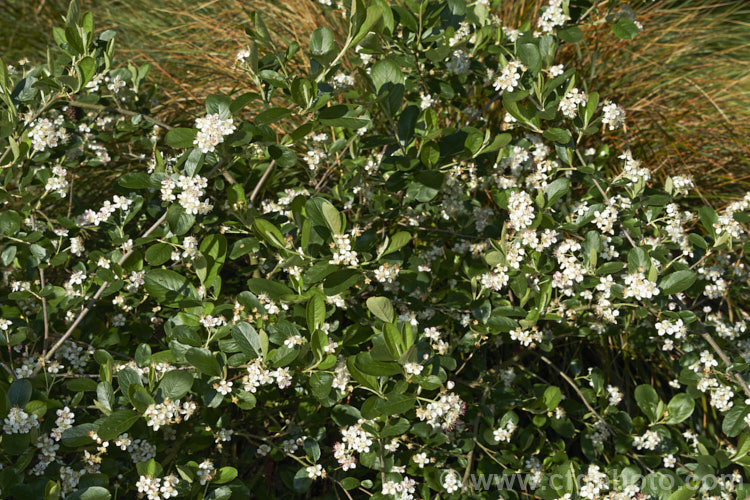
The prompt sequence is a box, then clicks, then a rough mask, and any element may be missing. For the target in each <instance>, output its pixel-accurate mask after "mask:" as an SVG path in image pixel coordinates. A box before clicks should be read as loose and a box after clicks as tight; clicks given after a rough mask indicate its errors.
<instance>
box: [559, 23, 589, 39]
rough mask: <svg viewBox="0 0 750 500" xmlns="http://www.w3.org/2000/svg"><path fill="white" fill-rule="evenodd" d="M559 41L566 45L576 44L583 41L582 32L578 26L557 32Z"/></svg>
mask: <svg viewBox="0 0 750 500" xmlns="http://www.w3.org/2000/svg"><path fill="white" fill-rule="evenodd" d="M557 36H559V37H560V39H561V40H563V41H565V42H568V43H578V42H580V41H581V40H583V31H581V28H579V27H578V26H570V27H568V28H565V29H561V30H559V31H558V32H557Z"/></svg>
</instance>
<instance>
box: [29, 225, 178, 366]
mask: <svg viewBox="0 0 750 500" xmlns="http://www.w3.org/2000/svg"><path fill="white" fill-rule="evenodd" d="M166 218H167V211H165V212H164V214H163V215H162V216H161V217H159V219H158V220H157V221H156V222H154V223H153V224H152V225H151V227H150V228H148V229H147V230H146V232H145V233H143V235H141V238H146V237H148V235H150V234H151V233H153V232H154V231H155V230H156V229H157V228H158V227H159V226H161V224H162V223H163V222H164V221H165V220H166ZM134 251H135V250H133V249H131V250H130V251H128V252H126V253H125V254H123V256H122V257H120V260H118V261H117V265H120V266H121V265H122V263H123V262H125V261H126V260H127V259H128V257H130V256H131V255H132V254H133V252H134ZM108 286H109V283H102V285H101V286H100V287H99V289H98V290H97V291H96V293H95V294H94V296H93V297H92V298H91V300H90V301H89V303H88V304H87V305H86V307H84V308H83V310H82V311H81V312H80V313H78V316H77V317H76V319H75V320H74V321H73V323H72V324H71V325H70V327H69V328H68V329H67V330H66V331H65V333H64V334H63V336H62V337H60V338H59V339H58V341H57V342H55V345H53V346H52V348H51V349H50V350H49V351H48V352H47V354H45V355H44V356H43V357H42V358H41V359H40V360H39V363H37V365H36V367H35V368H34V372H33V374H32V376H36V375H38V374H39V372H40V371H41V369H42V367H43V366H44V365H45V364H46V363H47V361H49V359H50V358H51V357H52V355H53V354H54V353H55V351H57V350H58V349H59V348H60V346H62V345H63V343H64V342H65V341H66V340H67V339H68V337H70V336H71V335H72V334H73V331H74V330H75V329H76V327H77V326H78V324H79V323H80V322H81V320H83V318H85V317H86V315H87V314H88V313H89V311H90V310H91V308H92V307H94V305H95V304H96V302H97V301H98V300H99V297H101V296H102V294H103V293H104V290H106V289H107V287H108Z"/></svg>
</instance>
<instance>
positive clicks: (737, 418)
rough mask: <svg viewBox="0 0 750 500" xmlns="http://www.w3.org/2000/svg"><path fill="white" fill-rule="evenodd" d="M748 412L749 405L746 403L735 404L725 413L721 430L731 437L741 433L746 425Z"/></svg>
mask: <svg viewBox="0 0 750 500" xmlns="http://www.w3.org/2000/svg"><path fill="white" fill-rule="evenodd" d="M747 414H748V407H747V406H746V405H744V404H735V405H734V406H732V408H730V410H729V411H728V412H726V413H725V414H724V421H723V422H722V423H721V430H722V432H724V434H726V435H727V436H729V437H735V436H737V435H739V433H740V432H742V431H743V430H744V429H745V428H746V427H747V424H746V423H745V416H746V415H747Z"/></svg>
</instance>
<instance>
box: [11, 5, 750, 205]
mask: <svg viewBox="0 0 750 500" xmlns="http://www.w3.org/2000/svg"><path fill="white" fill-rule="evenodd" d="M67 3H68V2H67V0H41V1H40V2H26V1H24V0H11V1H10V3H9V5H8V7H7V9H6V10H7V13H6V14H5V15H3V16H0V48H2V49H3V58H4V59H5V60H6V61H9V62H13V61H15V60H18V59H19V58H21V57H22V56H29V57H32V58H35V57H38V58H39V59H41V57H42V54H44V52H45V51H46V47H47V45H48V39H49V37H48V36H46V35H41V36H40V33H41V34H47V33H50V30H51V28H52V26H54V25H55V24H57V22H58V20H59V19H60V17H61V16H62V15H63V14H64V12H65V9H66V6H67ZM544 3H546V2H544V1H542V0H520V1H514V2H502V3H501V5H500V7H499V12H498V14H499V15H500V17H501V19H503V20H504V21H505V23H506V24H507V25H508V26H513V27H517V26H518V25H519V24H520V22H519V21H517V20H520V19H526V20H527V19H532V18H534V16H535V15H536V13H538V11H539V9H540V7H541V6H542V5H544ZM83 4H84V8H87V9H93V10H95V11H96V13H97V20H98V22H99V23H100V25H102V26H105V27H110V28H113V29H116V30H117V31H118V33H119V37H118V54H119V56H120V58H121V60H127V59H132V60H134V61H136V62H138V63H143V62H148V63H150V64H151V66H152V70H151V79H152V81H154V82H155V83H156V84H157V85H159V86H160V87H161V96H162V98H161V99H162V101H161V105H160V106H159V108H158V109H159V113H160V116H162V117H163V118H164V119H166V120H171V119H172V120H173V119H177V118H178V117H180V116H181V117H183V119H184V117H185V116H192V115H194V114H196V113H198V112H199V109H200V108H202V103H203V100H204V98H205V96H206V95H208V94H210V93H216V92H224V93H231V92H233V91H237V90H246V89H247V88H248V87H249V82H247V81H245V80H246V79H245V78H244V77H243V76H242V75H241V74H239V73H238V72H236V71H235V70H234V69H233V68H232V64H233V61H234V57H235V54H236V53H237V51H238V50H240V49H242V48H245V47H246V46H247V38H246V36H245V33H244V30H245V28H246V27H251V26H252V20H251V15H252V11H257V12H260V13H261V14H262V16H263V19H264V21H265V22H266V24H267V25H268V28H269V31H270V32H271V33H272V34H273V36H275V37H277V40H278V42H279V45H280V46H285V45H287V44H288V43H289V42H291V41H296V42H298V43H299V44H300V45H301V46H302V47H303V49H304V48H305V47H306V46H307V40H308V38H309V34H310V33H311V32H312V30H313V29H315V28H316V27H319V26H329V27H330V28H332V29H333V30H334V32H336V33H343V31H344V28H343V26H344V22H343V17H342V16H341V12H340V11H331V10H327V11H326V10H323V8H322V7H321V6H320V4H318V2H317V1H315V0H297V1H294V2H278V1H274V0H258V1H255V2H246V1H242V0H161V1H159V2H153V1H151V0H127V1H125V0H109V1H103V0H89V1H86V0H84V1H83ZM636 13H637V15H638V19H639V21H640V22H641V23H642V24H643V26H644V30H643V32H642V33H640V34H639V35H638V37H637V38H636V39H635V40H633V41H628V42H623V41H620V40H618V39H617V38H616V37H615V36H614V35H613V34H612V33H611V31H610V30H609V27H608V25H607V24H606V23H603V24H599V25H598V26H595V27H589V28H587V33H586V34H587V42H586V43H585V44H582V46H581V47H580V48H579V49H578V50H573V49H572V48H571V50H570V51H568V52H567V57H568V59H569V60H568V61H567V63H568V64H571V63H573V64H577V65H579V67H580V68H581V69H583V70H584V72H585V74H586V75H588V79H589V82H591V85H592V86H593V87H595V88H596V89H597V90H598V91H599V92H600V94H601V95H604V96H608V97H610V98H611V99H613V100H614V101H616V102H618V103H620V104H622V105H623V106H624V107H625V108H626V110H627V111H628V133H627V134H626V136H625V138H624V139H623V138H622V136H616V137H619V139H620V140H622V141H623V144H622V145H623V146H628V145H629V146H630V147H631V148H632V149H633V150H634V152H635V153H636V154H637V155H639V156H640V157H641V158H644V159H645V161H646V162H647V163H648V165H649V166H650V167H651V168H652V169H654V170H655V171H657V172H660V173H682V174H685V173H687V174H690V175H692V176H693V177H694V178H695V180H696V184H697V185H698V188H699V192H700V193H701V195H702V196H704V197H705V198H708V199H712V198H713V199H715V200H716V204H717V205H721V204H722V200H723V198H724V197H725V196H726V195H734V194H740V193H741V192H744V191H745V190H747V189H748V188H750V106H748V104H747V103H748V98H749V97H750V22H748V21H747V20H748V19H750V5H748V4H746V2H743V1H741V0H660V1H657V2H645V4H644V5H643V6H642V7H637V8H636ZM19 20H23V21H24V22H19ZM561 62H566V61H561ZM300 69H301V70H304V69H303V68H300Z"/></svg>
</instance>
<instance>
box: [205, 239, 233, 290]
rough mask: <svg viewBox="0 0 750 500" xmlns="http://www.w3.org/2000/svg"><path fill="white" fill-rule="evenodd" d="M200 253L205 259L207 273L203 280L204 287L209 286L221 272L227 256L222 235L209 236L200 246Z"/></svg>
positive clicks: (225, 244) (225, 242)
mask: <svg viewBox="0 0 750 500" xmlns="http://www.w3.org/2000/svg"><path fill="white" fill-rule="evenodd" d="M199 249H200V252H201V254H202V255H203V257H205V258H206V267H207V269H208V272H207V274H206V277H205V278H204V280H203V281H204V283H205V285H206V286H211V285H212V284H213V282H214V280H215V279H216V277H217V276H218V275H219V272H221V268H222V267H223V266H224V261H225V260H226V256H227V239H226V237H225V236H224V235H223V234H209V235H208V236H206V237H205V238H203V240H202V241H201V244H200V247H199Z"/></svg>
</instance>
